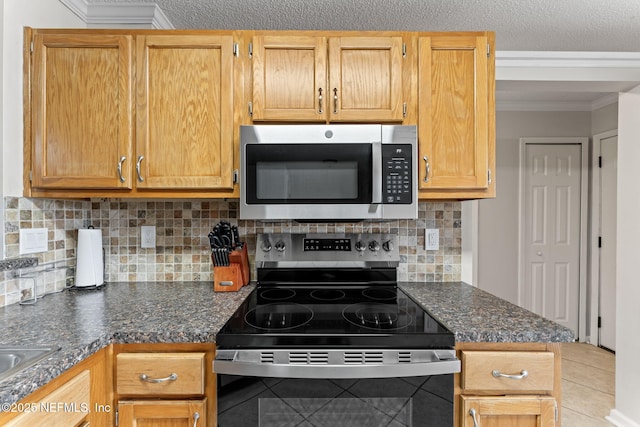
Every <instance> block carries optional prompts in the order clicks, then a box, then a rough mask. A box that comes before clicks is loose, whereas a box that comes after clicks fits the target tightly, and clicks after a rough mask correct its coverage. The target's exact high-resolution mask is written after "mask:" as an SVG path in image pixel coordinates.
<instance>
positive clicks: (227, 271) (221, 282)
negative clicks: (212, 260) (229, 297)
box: [213, 263, 243, 292]
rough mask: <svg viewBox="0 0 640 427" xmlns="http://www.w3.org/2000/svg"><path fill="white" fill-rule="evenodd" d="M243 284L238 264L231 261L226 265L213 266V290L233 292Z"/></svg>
mask: <svg viewBox="0 0 640 427" xmlns="http://www.w3.org/2000/svg"><path fill="white" fill-rule="evenodd" d="M242 286H243V283H242V272H241V268H240V265H239V264H237V263H231V264H229V265H228V266H227V267H213V290H214V292H235V291H237V290H239V289H240V288H241V287H242Z"/></svg>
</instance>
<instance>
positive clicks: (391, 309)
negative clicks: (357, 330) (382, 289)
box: [342, 302, 413, 331]
mask: <svg viewBox="0 0 640 427" xmlns="http://www.w3.org/2000/svg"><path fill="white" fill-rule="evenodd" d="M342 316H343V317H344V318H345V319H347V321H348V322H350V323H352V324H354V325H356V326H358V327H363V328H368V329H381V330H387V331H391V330H398V329H403V328H406V327H407V326H409V325H411V324H412V323H413V317H412V316H411V315H410V314H409V313H407V312H406V311H404V310H402V309H401V308H399V307H397V306H396V305H390V304H378V303H369V302H363V303H358V304H352V305H349V306H347V307H345V309H344V310H343V311H342Z"/></svg>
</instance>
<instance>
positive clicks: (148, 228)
mask: <svg viewBox="0 0 640 427" xmlns="http://www.w3.org/2000/svg"><path fill="white" fill-rule="evenodd" d="M140 247H141V248H155V247H156V226H155V225H143V226H142V227H140Z"/></svg>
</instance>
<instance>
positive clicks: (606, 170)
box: [598, 136, 618, 350]
mask: <svg viewBox="0 0 640 427" xmlns="http://www.w3.org/2000/svg"><path fill="white" fill-rule="evenodd" d="M600 157H601V158H602V160H601V162H602V163H601V164H602V167H601V168H600V237H601V239H600V244H599V246H600V248H599V251H600V274H599V278H598V279H599V282H600V286H599V298H600V303H599V313H598V316H599V317H600V321H599V324H600V334H599V345H601V346H602V347H606V348H608V349H611V350H615V348H616V228H617V227H616V224H617V219H616V212H617V209H616V207H617V206H616V205H617V188H618V137H617V136H612V137H609V138H606V139H602V140H601V141H600Z"/></svg>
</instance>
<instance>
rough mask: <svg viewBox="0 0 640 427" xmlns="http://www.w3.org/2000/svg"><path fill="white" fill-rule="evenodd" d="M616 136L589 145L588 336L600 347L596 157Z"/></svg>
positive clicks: (614, 132) (604, 136)
mask: <svg viewBox="0 0 640 427" xmlns="http://www.w3.org/2000/svg"><path fill="white" fill-rule="evenodd" d="M614 136H618V129H614V130H610V131H607V132H602V133H598V134H596V135H593V137H592V138H593V142H592V145H591V199H590V201H589V217H590V221H589V264H590V268H589V273H588V274H589V290H590V292H591V295H590V296H591V298H590V300H589V309H590V314H591V316H590V319H589V320H588V322H589V336H588V337H587V338H588V340H587V342H589V343H590V344H593V345H600V336H599V331H598V329H599V328H598V316H599V314H600V296H599V295H600V280H599V279H600V251H599V248H598V236H599V235H600V168H599V167H598V157H600V154H601V152H602V149H601V147H602V141H603V140H605V139H608V138H612V137H614Z"/></svg>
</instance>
